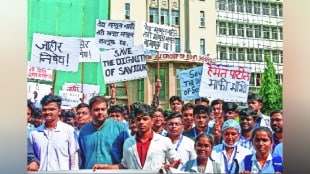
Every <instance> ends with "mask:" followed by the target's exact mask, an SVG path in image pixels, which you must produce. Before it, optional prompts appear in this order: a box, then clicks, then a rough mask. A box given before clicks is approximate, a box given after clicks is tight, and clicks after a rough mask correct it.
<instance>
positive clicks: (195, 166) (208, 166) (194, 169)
mask: <svg viewBox="0 0 310 174" xmlns="http://www.w3.org/2000/svg"><path fill="white" fill-rule="evenodd" d="M185 169H186V163H185V164H184V165H183V166H182V168H181V171H185ZM187 172H190V173H200V172H199V171H198V162H197V159H195V161H194V163H193V166H192V167H191V168H190V170H189V171H187ZM204 173H214V170H213V165H212V161H211V159H210V157H208V161H207V164H206V168H205V170H204ZM221 173H225V171H224V170H223V169H222V168H221Z"/></svg>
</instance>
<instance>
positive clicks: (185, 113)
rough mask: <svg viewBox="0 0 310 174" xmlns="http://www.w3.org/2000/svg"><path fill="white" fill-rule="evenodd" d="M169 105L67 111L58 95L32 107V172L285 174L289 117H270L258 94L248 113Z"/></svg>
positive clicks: (96, 101)
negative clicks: (285, 125)
mask: <svg viewBox="0 0 310 174" xmlns="http://www.w3.org/2000/svg"><path fill="white" fill-rule="evenodd" d="M153 101H156V100H153ZM169 102H170V109H168V110H163V109H161V108H158V107H156V106H158V104H157V105H156V104H152V105H148V104H144V103H133V104H132V105H130V106H123V105H117V104H115V101H114V102H113V104H111V102H110V101H109V100H108V99H107V98H105V97H104V96H94V97H93V98H91V99H90V101H89V104H85V103H80V104H79V105H78V106H76V107H75V108H72V109H70V110H66V111H65V110H62V109H61V97H59V96H55V95H46V96H44V97H43V98H42V100H41V102H40V104H41V108H35V107H34V105H33V103H32V102H31V101H28V109H27V118H28V119H27V120H28V138H27V145H28V155H27V160H28V165H27V170H28V171H59V170H79V169H93V170H98V169H114V170H116V169H141V170H152V171H156V172H161V173H163V172H168V171H170V172H171V171H185V172H190V173H228V174H230V173H283V170H282V158H283V120H282V117H283V113H282V111H281V110H275V111H273V112H272V113H270V116H266V115H264V114H263V113H262V112H261V108H262V107H263V101H262V99H261V97H260V96H259V95H258V94H255V93H252V94H249V95H248V102H247V103H248V108H243V109H240V108H239V107H238V105H237V103H234V102H225V101H223V100H220V99H218V100H213V101H211V102H210V103H209V100H208V99H207V98H199V99H196V100H195V102H193V103H191V102H188V103H184V102H183V101H182V100H181V97H179V96H172V97H170V101H169Z"/></svg>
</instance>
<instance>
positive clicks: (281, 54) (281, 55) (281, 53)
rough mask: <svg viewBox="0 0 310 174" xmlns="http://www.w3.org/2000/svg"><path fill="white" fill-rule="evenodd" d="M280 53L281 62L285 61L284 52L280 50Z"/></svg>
mask: <svg viewBox="0 0 310 174" xmlns="http://www.w3.org/2000/svg"><path fill="white" fill-rule="evenodd" d="M279 54H280V63H283V52H282V51H279Z"/></svg>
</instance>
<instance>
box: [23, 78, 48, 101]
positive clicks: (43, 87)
mask: <svg viewBox="0 0 310 174" xmlns="http://www.w3.org/2000/svg"><path fill="white" fill-rule="evenodd" d="M51 88H52V85H47V84H40V83H34V82H27V99H30V100H31V101H34V94H33V93H34V92H35V91H37V93H38V96H37V98H36V100H38V101H41V99H42V98H43V97H44V96H45V95H48V94H50V93H51V92H52V91H51Z"/></svg>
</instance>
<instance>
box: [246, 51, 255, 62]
mask: <svg viewBox="0 0 310 174" xmlns="http://www.w3.org/2000/svg"><path fill="white" fill-rule="evenodd" d="M247 60H248V61H249V62H253V61H254V50H253V48H249V49H248V52H247Z"/></svg>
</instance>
